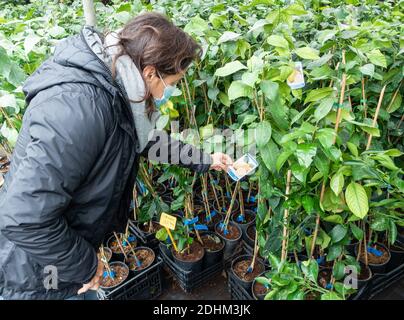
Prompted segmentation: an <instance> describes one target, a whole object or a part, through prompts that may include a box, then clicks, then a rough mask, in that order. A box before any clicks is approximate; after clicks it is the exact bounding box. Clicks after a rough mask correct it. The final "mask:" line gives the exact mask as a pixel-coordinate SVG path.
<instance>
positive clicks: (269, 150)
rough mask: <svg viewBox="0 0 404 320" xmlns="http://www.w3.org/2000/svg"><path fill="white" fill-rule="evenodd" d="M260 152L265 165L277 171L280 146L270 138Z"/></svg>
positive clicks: (270, 169) (272, 170)
mask: <svg viewBox="0 0 404 320" xmlns="http://www.w3.org/2000/svg"><path fill="white" fill-rule="evenodd" d="M260 153H261V158H262V161H263V162H264V164H265V166H266V167H267V168H268V170H269V171H271V172H272V173H275V172H276V162H277V159H278V155H279V148H278V146H277V145H276V143H275V142H273V141H272V140H270V141H269V143H268V144H267V145H266V146H265V147H263V148H260Z"/></svg>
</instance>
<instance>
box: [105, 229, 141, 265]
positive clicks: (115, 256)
mask: <svg viewBox="0 0 404 320" xmlns="http://www.w3.org/2000/svg"><path fill="white" fill-rule="evenodd" d="M118 236H119V235H118ZM112 241H116V238H115V235H112V236H111V237H109V238H108V241H107V247H108V248H109V249H110V250H111V252H112V257H111V259H110V261H124V260H125V255H124V254H123V253H122V250H119V252H117V251H116V250H115V252H114V250H113V249H112V247H111V245H112V244H111V243H112ZM136 245H137V242H131V246H132V248H135V247H136ZM124 250H125V253H126V255H128V254H129V253H130V249H129V248H128V249H126V248H124Z"/></svg>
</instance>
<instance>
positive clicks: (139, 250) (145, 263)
mask: <svg viewBox="0 0 404 320" xmlns="http://www.w3.org/2000/svg"><path fill="white" fill-rule="evenodd" d="M133 250H134V251H135V253H136V257H137V258H138V260H139V261H140V263H141V265H140V267H137V268H135V266H136V262H135V259H134V258H133V253H131V254H129V255H128V260H129V261H127V264H128V266H129V270H130V273H131V274H132V276H136V275H137V274H139V273H141V272H142V271H144V270H147V269H148V268H150V266H152V265H153V263H154V261H155V260H156V254H155V253H154V251H153V250H152V249H150V248H148V247H136V248H134V249H133ZM146 252H147V253H148V255H149V257H150V258H148V259H147V260H146V257H145V256H144V255H145V253H146Z"/></svg>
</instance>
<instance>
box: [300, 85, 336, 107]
mask: <svg viewBox="0 0 404 320" xmlns="http://www.w3.org/2000/svg"><path fill="white" fill-rule="evenodd" d="M333 91H334V89H333V88H330V87H326V88H320V89H313V90H311V91H310V92H309V94H308V95H307V96H306V100H305V101H304V103H305V104H306V103H309V102H316V101H319V100H321V99H324V98H326V97H329V96H330V95H331V94H332V93H333ZM327 103H330V102H329V101H327Z"/></svg>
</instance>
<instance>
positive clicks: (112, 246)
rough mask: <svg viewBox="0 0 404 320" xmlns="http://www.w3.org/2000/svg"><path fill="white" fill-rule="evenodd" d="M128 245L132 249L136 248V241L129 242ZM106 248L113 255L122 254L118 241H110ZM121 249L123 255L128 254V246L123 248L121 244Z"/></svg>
mask: <svg viewBox="0 0 404 320" xmlns="http://www.w3.org/2000/svg"><path fill="white" fill-rule="evenodd" d="M130 245H131V246H132V248H133V247H135V246H136V241H132V242H130ZM108 247H109V248H110V249H111V250H112V252H113V253H116V254H120V253H122V249H121V247H120V246H119V244H118V241H117V240H116V239H114V240H111V241H110V242H109V246H108ZM122 248H123V250H124V251H125V253H129V252H130V246H128V245H126V246H124V245H123V243H122Z"/></svg>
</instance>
